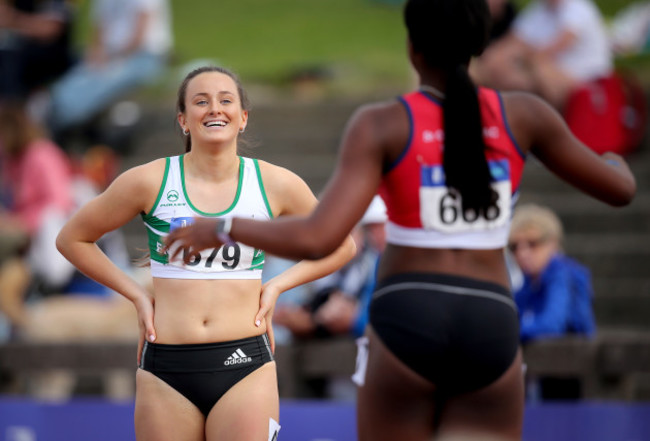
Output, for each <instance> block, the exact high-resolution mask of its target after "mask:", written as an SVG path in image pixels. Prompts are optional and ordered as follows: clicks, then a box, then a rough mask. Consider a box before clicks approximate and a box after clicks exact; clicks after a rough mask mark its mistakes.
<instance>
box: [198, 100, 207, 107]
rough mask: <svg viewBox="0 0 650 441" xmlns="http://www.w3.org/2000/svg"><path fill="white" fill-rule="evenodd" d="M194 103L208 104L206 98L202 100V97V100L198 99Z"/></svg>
mask: <svg viewBox="0 0 650 441" xmlns="http://www.w3.org/2000/svg"><path fill="white" fill-rule="evenodd" d="M195 104H196V105H197V106H203V105H205V104H208V100H203V99H202V100H198V101H196V103H195Z"/></svg>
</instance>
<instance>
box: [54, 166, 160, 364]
mask: <svg viewBox="0 0 650 441" xmlns="http://www.w3.org/2000/svg"><path fill="white" fill-rule="evenodd" d="M163 170H164V160H162V162H161V160H159V161H155V162H153V163H149V164H146V165H144V166H139V167H136V168H133V169H131V170H128V171H126V172H124V173H123V174H122V175H120V176H118V177H117V178H116V179H115V181H114V182H113V183H112V184H111V185H110V186H109V187H108V188H107V189H106V191H104V192H103V193H102V194H100V195H99V196H97V197H96V198H94V199H93V200H91V201H90V202H88V203H87V204H86V205H84V206H83V207H82V208H81V209H80V210H79V211H78V212H77V213H75V214H74V215H73V216H72V218H71V219H70V220H69V221H68V222H67V223H66V224H65V225H64V227H63V228H62V229H61V231H60V232H59V235H58V236H57V239H56V245H57V248H58V249H59V251H60V252H61V254H63V255H64V256H65V257H66V258H67V259H68V260H69V261H70V262H72V264H74V265H75V266H76V267H77V268H78V269H79V270H80V271H81V272H82V273H84V274H85V275H87V276H88V277H90V278H91V279H94V280H96V281H97V282H99V283H101V284H102V285H105V286H107V287H109V288H111V289H113V290H115V291H116V292H118V293H120V294H122V295H123V296H124V297H126V298H127V299H129V300H131V301H132V302H133V303H134V305H135V307H136V309H137V310H138V318H139V323H140V327H141V330H142V333H141V339H140V345H142V338H143V337H144V335H145V331H146V335H147V336H148V338H149V339H150V340H152V341H153V339H155V331H154V328H153V299H152V298H151V295H150V294H149V293H148V292H147V291H146V290H145V289H144V288H143V287H141V286H140V285H139V284H138V283H137V282H136V281H135V280H133V279H132V278H130V277H129V276H128V275H127V274H126V273H124V272H123V271H122V270H121V269H120V268H118V267H117V266H116V265H115V264H114V263H113V262H111V260H110V259H109V258H108V257H107V256H106V254H104V253H103V252H102V250H101V249H100V248H99V247H98V246H97V245H96V243H95V242H96V241H97V240H98V239H99V238H100V237H102V236H103V235H104V234H106V233H108V232H109V231H113V230H115V229H117V228H119V227H121V226H123V225H125V224H126V223H127V222H129V221H130V220H132V219H133V218H134V217H135V216H137V215H138V213H140V212H143V211H147V210H148V209H149V208H151V207H150V206H151V205H153V201H155V198H156V193H157V188H158V186H159V185H160V181H161V180H162V174H163ZM152 337H153V338H152ZM140 352H141V351H140V350H138V354H140ZM138 356H139V355H138Z"/></svg>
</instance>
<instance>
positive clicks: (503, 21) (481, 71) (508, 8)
mask: <svg viewBox="0 0 650 441" xmlns="http://www.w3.org/2000/svg"><path fill="white" fill-rule="evenodd" d="M487 4H488V7H489V9H490V15H491V17H492V27H491V28H490V37H489V40H488V44H487V46H486V47H485V49H484V50H483V53H482V54H481V56H479V57H474V58H473V59H472V62H471V63H470V66H469V68H470V75H471V76H472V79H473V80H474V82H476V83H477V84H480V85H483V84H484V83H485V82H486V81H487V79H489V75H490V72H489V70H488V71H487V72H485V70H486V69H489V68H490V64H489V61H490V60H491V59H492V57H493V55H492V51H494V50H495V48H496V50H497V51H498V48H499V44H497V43H498V42H500V41H502V40H503V39H504V38H505V37H506V36H507V35H509V33H510V32H511V30H512V24H513V23H514V21H515V17H516V16H517V8H516V6H515V4H514V3H513V2H512V1H510V0H487ZM483 60H488V64H487V65H486V63H484V62H483Z"/></svg>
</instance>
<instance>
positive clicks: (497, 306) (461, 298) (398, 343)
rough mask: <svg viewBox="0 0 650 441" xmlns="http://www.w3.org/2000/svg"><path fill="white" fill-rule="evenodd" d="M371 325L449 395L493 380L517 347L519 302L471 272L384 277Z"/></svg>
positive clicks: (373, 304)
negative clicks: (457, 274)
mask: <svg viewBox="0 0 650 441" xmlns="http://www.w3.org/2000/svg"><path fill="white" fill-rule="evenodd" d="M370 325H371V326H372V328H373V330H374V331H375V333H376V334H377V335H378V336H379V338H380V339H381V341H382V342H383V343H384V344H385V345H386V346H387V348H388V349H389V350H390V351H391V352H393V353H394V354H395V355H396V356H397V357H398V358H399V359H400V360H401V361H403V362H404V363H405V364H406V365H407V366H409V367H410V368H411V369H413V370H414V371H415V372H417V373H418V374H420V375H421V376H423V377H425V378H427V379H428V380H429V381H431V382H432V383H434V384H435V385H436V386H437V387H438V390H440V391H444V392H447V393H450V394H458V393H463V392H469V391H474V390H477V389H480V388H482V387H484V386H487V385H489V384H490V383H492V382H494V381H495V380H496V379H498V378H499V377H500V376H501V375H502V374H503V373H504V372H505V371H506V370H507V369H508V367H509V366H510V365H511V364H512V362H513V360H514V358H515V356H516V353H517V349H518V346H519V320H518V316H517V307H516V305H515V303H514V301H513V300H512V297H511V295H510V292H509V290H508V289H507V288H505V287H503V286H500V285H497V284H494V283H489V282H483V281H479V280H475V279H470V278H465V277H457V276H450V275H441V274H428V273H408V274H399V275H395V276H391V277H388V278H386V279H385V280H383V281H381V282H379V283H378V284H377V287H376V288H375V292H374V295H373V299H372V302H371V304H370Z"/></svg>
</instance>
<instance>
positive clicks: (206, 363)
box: [139, 334, 273, 417]
mask: <svg viewBox="0 0 650 441" xmlns="http://www.w3.org/2000/svg"><path fill="white" fill-rule="evenodd" d="M270 361H273V354H272V353H271V347H270V346H269V340H268V337H267V336H266V334H263V335H259V336H256V337H249V338H243V339H240V340H232V341H228V342H222V343H200V344H176V345H169V344H158V343H149V342H146V343H145V346H144V350H143V352H142V359H141V361H140V366H139V367H140V369H144V370H145V371H149V372H151V373H152V374H154V375H155V376H156V377H158V378H160V379H161V380H163V381H164V382H165V383H167V384H169V385H170V386H171V387H173V388H174V389H176V390H177V391H178V392H180V393H181V394H182V395H183V396H185V397H186V398H187V399H188V400H190V401H191V402H192V403H193V404H194V405H195V406H196V407H198V408H199V410H201V412H202V413H203V414H204V415H205V416H206V417H207V416H208V414H209V413H210V410H212V408H213V407H214V405H215V404H216V403H217V401H219V399H220V398H221V397H222V396H223V395H224V394H225V393H226V392H228V391H229V390H230V388H232V387H233V386H234V385H235V384H237V383H238V382H239V381H240V380H242V379H243V378H245V377H246V376H248V375H249V374H250V373H252V372H253V371H255V370H257V369H259V368H260V367H262V366H263V365H264V364H266V363H268V362H270ZM215 373H218V374H219V375H215Z"/></svg>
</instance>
